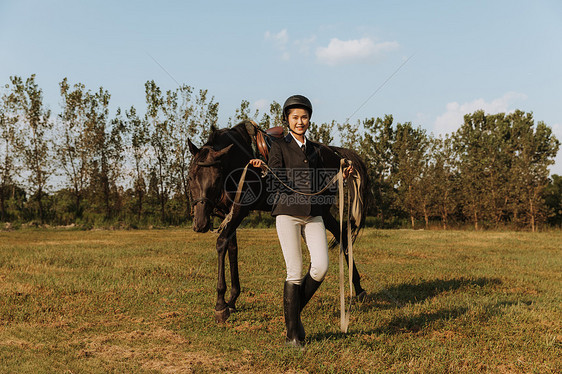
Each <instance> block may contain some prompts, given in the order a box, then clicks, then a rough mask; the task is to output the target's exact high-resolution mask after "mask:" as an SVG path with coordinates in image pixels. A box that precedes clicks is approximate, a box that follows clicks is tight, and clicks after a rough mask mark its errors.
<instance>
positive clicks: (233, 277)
mask: <svg viewBox="0 0 562 374" xmlns="http://www.w3.org/2000/svg"><path fill="white" fill-rule="evenodd" d="M228 260H229V261H230V299H229V300H228V303H227V304H228V309H229V310H230V312H235V311H236V299H238V296H239V295H240V277H239V275H238V243H237V240H236V231H235V232H234V235H232V237H231V238H230V240H229V242H228Z"/></svg>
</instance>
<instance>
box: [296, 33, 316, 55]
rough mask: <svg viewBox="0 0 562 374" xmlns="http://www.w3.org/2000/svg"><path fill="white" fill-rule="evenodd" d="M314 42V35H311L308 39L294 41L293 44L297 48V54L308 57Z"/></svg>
mask: <svg viewBox="0 0 562 374" xmlns="http://www.w3.org/2000/svg"><path fill="white" fill-rule="evenodd" d="M314 42H316V35H313V36H311V37H310V38H304V39H299V40H295V41H294V44H295V46H296V47H297V49H298V52H299V53H301V54H304V55H309V54H310V49H311V48H312V45H313V44H314Z"/></svg>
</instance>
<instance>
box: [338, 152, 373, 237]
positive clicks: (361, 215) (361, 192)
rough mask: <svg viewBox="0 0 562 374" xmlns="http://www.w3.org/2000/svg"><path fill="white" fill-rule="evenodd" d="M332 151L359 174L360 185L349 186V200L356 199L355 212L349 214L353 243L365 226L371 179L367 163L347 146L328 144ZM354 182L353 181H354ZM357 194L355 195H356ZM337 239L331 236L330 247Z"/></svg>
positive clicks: (370, 198)
mask: <svg viewBox="0 0 562 374" xmlns="http://www.w3.org/2000/svg"><path fill="white" fill-rule="evenodd" d="M329 147H330V149H332V151H334V152H335V153H336V154H338V155H339V156H340V157H341V158H346V159H348V160H351V161H352V162H353V168H354V169H355V171H356V172H357V173H358V174H359V177H360V179H359V180H360V185H359V186H358V188H357V189H356V188H350V194H351V200H352V201H356V202H357V204H356V208H357V212H356V213H357V214H355V215H353V214H352V215H351V217H350V218H349V221H350V222H349V224H350V225H351V240H352V242H353V243H355V240H356V239H357V236H358V235H359V233H360V231H361V229H363V227H365V220H366V218H367V209H368V207H369V204H370V203H371V201H372V196H371V181H370V179H369V172H368V169H367V165H366V164H365V162H364V161H363V159H362V158H361V157H360V156H359V154H358V153H357V152H356V151H354V150H352V149H349V148H342V147H336V146H329ZM354 182H355V181H354ZM356 194H357V196H356ZM337 244H338V240H337V239H336V238H333V239H332V240H331V241H330V248H334V247H336V246H337Z"/></svg>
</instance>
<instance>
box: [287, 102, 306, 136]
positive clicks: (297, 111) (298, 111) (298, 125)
mask: <svg viewBox="0 0 562 374" xmlns="http://www.w3.org/2000/svg"><path fill="white" fill-rule="evenodd" d="M287 117H288V120H289V127H290V128H291V130H293V132H294V133H296V134H299V135H304V133H305V132H306V130H307V129H308V126H309V125H310V117H309V116H308V111H307V110H306V109H302V108H293V109H290V110H289V115H288V116H287Z"/></svg>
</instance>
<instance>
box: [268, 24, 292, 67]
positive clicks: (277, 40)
mask: <svg viewBox="0 0 562 374" xmlns="http://www.w3.org/2000/svg"><path fill="white" fill-rule="evenodd" d="M265 40H270V41H272V42H273V44H274V45H275V46H276V47H277V49H279V50H280V51H281V58H282V59H283V60H285V61H286V60H289V59H290V58H291V54H290V53H289V51H287V44H289V33H288V32H287V29H283V30H281V31H279V32H278V33H276V34H274V33H271V32H269V31H266V33H265Z"/></svg>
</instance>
